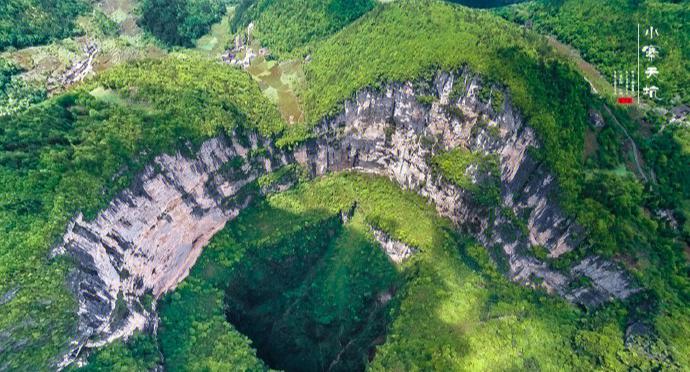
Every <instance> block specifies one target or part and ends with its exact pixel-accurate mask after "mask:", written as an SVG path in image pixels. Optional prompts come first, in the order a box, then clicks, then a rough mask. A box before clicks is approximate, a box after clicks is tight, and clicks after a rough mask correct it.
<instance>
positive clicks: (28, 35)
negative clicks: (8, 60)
mask: <svg viewBox="0 0 690 372" xmlns="http://www.w3.org/2000/svg"><path fill="white" fill-rule="evenodd" d="M88 8H89V3H88V2H87V1H85V0H60V1H40V0H3V1H2V2H0V51H3V50H5V49H7V48H8V47H15V48H22V47H26V46H31V45H37V44H42V43H46V42H48V41H52V40H56V39H61V38H63V37H66V36H70V35H72V34H74V33H75V32H76V31H77V28H76V25H75V23H74V21H75V19H76V18H77V16H78V15H79V14H81V13H83V12H85V11H86V10H88Z"/></svg>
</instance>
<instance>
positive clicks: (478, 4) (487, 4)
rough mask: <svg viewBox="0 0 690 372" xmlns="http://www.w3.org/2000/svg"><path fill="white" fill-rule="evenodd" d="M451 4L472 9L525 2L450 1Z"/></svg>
mask: <svg viewBox="0 0 690 372" xmlns="http://www.w3.org/2000/svg"><path fill="white" fill-rule="evenodd" d="M449 1H450V2H451V3H458V4H462V5H465V6H469V7H472V8H494V7H498V6H505V5H510V4H514V3H520V2H523V1H525V0H449Z"/></svg>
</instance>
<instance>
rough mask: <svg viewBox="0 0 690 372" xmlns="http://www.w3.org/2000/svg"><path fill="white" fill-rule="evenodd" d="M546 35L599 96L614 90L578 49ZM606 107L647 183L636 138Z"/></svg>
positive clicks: (606, 106)
mask: <svg viewBox="0 0 690 372" xmlns="http://www.w3.org/2000/svg"><path fill="white" fill-rule="evenodd" d="M545 37H546V40H547V41H548V43H549V45H551V46H552V47H553V48H554V49H555V50H556V51H557V52H558V53H559V54H560V55H561V56H563V57H565V58H568V59H569V60H571V61H573V62H574V63H575V65H576V66H577V67H578V69H579V70H580V72H581V73H582V75H583V76H584V77H585V80H587V82H588V83H589V85H590V86H591V87H592V90H593V91H594V93H595V94H597V95H599V96H604V94H603V92H610V91H612V90H613V86H612V85H611V84H610V83H609V82H608V81H607V80H606V78H605V77H604V76H603V75H602V74H601V73H600V72H599V70H597V68H596V67H595V66H594V65H592V64H591V63H589V62H587V61H585V60H584V59H583V58H582V56H581V55H580V52H579V51H578V50H577V49H575V48H573V47H572V46H570V45H568V44H564V43H563V42H561V41H559V40H558V39H556V38H555V37H553V36H549V35H546V36H545ZM604 109H605V110H606V112H607V113H608V115H609V116H610V117H611V118H612V119H613V122H614V123H615V124H616V126H617V127H618V128H620V129H621V130H622V131H623V134H624V135H625V137H626V138H627V139H628V141H629V142H630V145H631V147H632V153H633V160H634V162H635V168H637V173H638V174H639V175H640V177H641V178H642V179H643V180H644V182H645V183H647V182H649V178H648V177H647V175H646V174H645V173H644V171H643V170H642V165H641V163H640V157H641V153H640V150H639V148H638V147H637V144H636V143H635V140H633V138H632V137H631V136H630V134H629V133H628V131H627V129H625V127H624V126H623V125H622V124H621V123H620V122H619V121H618V119H617V118H616V116H615V115H614V114H613V112H611V109H610V108H609V107H608V105H606V104H605V105H604Z"/></svg>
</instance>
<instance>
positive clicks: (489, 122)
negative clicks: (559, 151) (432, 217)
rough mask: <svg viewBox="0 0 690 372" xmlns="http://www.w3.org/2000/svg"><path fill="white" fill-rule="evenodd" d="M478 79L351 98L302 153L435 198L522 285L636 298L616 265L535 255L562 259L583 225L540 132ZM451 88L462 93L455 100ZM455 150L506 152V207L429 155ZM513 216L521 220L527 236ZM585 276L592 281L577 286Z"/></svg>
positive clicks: (315, 163) (321, 164) (573, 295)
mask: <svg viewBox="0 0 690 372" xmlns="http://www.w3.org/2000/svg"><path fill="white" fill-rule="evenodd" d="M480 84H481V82H480V79H479V78H478V77H476V76H473V75H471V74H468V73H465V74H460V75H459V76H456V75H453V74H446V73H440V74H438V75H437V76H436V78H435V79H434V81H433V84H432V85H431V88H430V90H431V91H426V92H415V89H414V86H413V84H411V83H407V84H397V85H389V86H388V87H387V88H386V89H385V90H383V91H380V92H375V91H367V90H365V91H362V92H360V93H358V94H357V95H356V97H355V98H354V99H353V100H351V101H348V102H346V103H345V110H344V112H342V113H341V114H340V115H338V116H337V117H335V118H332V119H329V120H324V121H323V122H322V123H321V125H319V126H318V127H317V128H316V133H317V139H316V140H314V141H313V142H311V143H309V144H307V145H305V146H303V147H302V148H300V149H298V150H297V152H296V153H295V158H296V160H297V161H298V162H300V163H302V164H305V165H307V166H308V167H310V168H311V169H312V171H313V172H314V173H315V174H317V175H321V174H325V173H328V172H333V171H339V170H346V169H354V170H359V171H363V172H370V173H376V174H381V175H384V176H387V177H389V178H391V179H392V180H394V181H396V182H397V183H398V184H400V186H402V187H403V188H407V189H411V190H414V191H416V192H418V193H419V194H421V195H423V196H425V197H427V198H429V200H431V201H433V202H434V204H435V205H436V208H437V210H438V212H439V213H440V214H441V215H443V216H447V217H448V218H450V219H451V220H452V221H453V222H455V223H456V224H457V225H458V227H460V228H462V229H464V230H465V231H467V232H470V233H472V234H474V235H475V237H477V239H479V241H481V242H482V243H483V244H484V245H485V246H487V247H494V246H498V247H500V248H502V251H503V253H504V254H505V256H506V257H507V259H508V263H509V273H508V275H509V276H510V277H511V279H513V280H515V281H518V282H521V283H524V284H527V285H531V286H543V287H545V288H546V289H547V290H548V291H550V292H555V293H558V294H560V295H562V296H564V297H566V298H568V299H569V300H571V301H573V302H576V303H582V304H584V305H587V306H596V305H598V304H600V303H602V302H605V301H608V300H610V299H612V298H626V297H627V296H629V295H630V294H631V293H633V292H634V291H635V289H634V288H632V287H631V284H630V281H629V280H628V278H627V277H626V275H625V274H624V273H623V272H622V271H621V270H619V269H618V268H616V266H615V265H613V264H612V263H610V262H607V263H606V264H601V263H603V262H605V261H603V260H601V259H600V258H596V257H588V258H586V259H584V260H583V261H582V262H580V263H577V264H576V265H575V266H574V267H573V269H572V270H571V272H559V271H555V270H552V269H550V268H549V267H548V266H547V264H546V263H544V262H541V261H539V260H538V259H536V258H535V257H533V256H532V255H531V254H529V252H530V250H531V246H534V245H539V246H543V247H545V248H546V249H547V250H548V251H549V256H550V257H553V258H558V257H559V256H560V255H562V254H564V253H566V252H569V251H571V250H573V249H574V248H575V247H577V246H578V245H579V244H582V242H583V237H584V230H583V229H582V228H581V227H580V226H578V225H577V224H576V223H574V221H572V219H570V218H568V217H567V216H566V215H565V214H564V212H563V211H562V210H561V209H560V207H559V206H558V202H557V199H556V195H555V192H556V191H557V185H556V184H555V180H554V177H553V175H552V174H550V173H549V171H548V170H547V169H546V167H545V165H544V164H541V163H538V162H536V161H535V160H533V159H532V158H531V157H530V156H529V155H528V149H529V148H530V147H534V148H537V147H539V142H538V141H537V138H536V135H535V133H534V131H533V130H532V129H531V128H530V127H528V126H527V125H525V124H524V123H523V122H522V120H521V118H520V116H519V115H518V114H517V112H516V111H515V110H514V109H513V108H512V106H511V105H510V102H509V101H506V102H504V104H503V107H501V109H500V110H499V111H500V113H496V112H494V111H493V109H492V105H491V103H490V102H481V101H480V100H479V98H478V92H479V90H480V88H481V86H480ZM456 85H457V86H456ZM451 92H455V94H454V98H452V99H451ZM458 92H460V93H458ZM420 93H421V94H425V95H427V94H432V95H434V96H436V97H437V98H438V99H437V100H436V101H435V102H433V103H432V104H431V105H427V104H422V103H419V102H418V100H417V97H418V96H419V95H420ZM449 107H454V108H457V109H458V110H460V111H457V110H450V109H449ZM458 146H462V147H464V148H467V149H468V150H471V151H478V152H481V153H484V154H495V155H497V156H498V157H499V159H500V173H501V174H500V179H501V204H502V205H501V207H500V208H498V210H495V211H494V212H498V211H499V210H500V211H503V213H494V217H490V213H489V211H488V209H487V208H486V207H482V206H481V205H478V204H477V203H476V202H475V201H474V200H473V197H472V195H471V193H469V192H468V191H466V190H463V189H460V188H459V187H457V186H455V185H453V184H451V183H450V182H447V181H446V180H444V179H443V177H442V176H440V175H436V174H435V172H433V170H432V168H431V166H430V165H429V161H428V159H429V158H431V157H432V156H433V155H435V154H436V153H438V152H439V151H444V150H449V149H452V148H455V147H458ZM468 173H469V175H470V176H472V178H473V179H477V180H478V179H481V178H482V175H481V174H478V170H477V169H468ZM506 210H507V211H511V212H512V213H505V211H506ZM511 215H512V216H521V218H520V219H522V220H524V225H525V226H524V227H526V230H527V231H528V232H529V233H528V234H527V235H525V234H524V233H523V232H522V231H523V230H525V229H524V228H523V227H522V226H519V223H520V221H516V218H511V217H510V216H511ZM596 263H599V264H596ZM585 267H586V268H588V269H585ZM582 275H585V276H588V277H589V278H590V279H591V280H592V282H593V285H592V286H589V287H586V288H571V284H572V283H573V281H574V279H575V278H577V277H579V276H582Z"/></svg>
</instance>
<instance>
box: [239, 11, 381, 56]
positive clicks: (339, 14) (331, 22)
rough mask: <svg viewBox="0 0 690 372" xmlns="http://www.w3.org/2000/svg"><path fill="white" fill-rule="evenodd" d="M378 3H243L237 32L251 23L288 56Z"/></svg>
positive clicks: (269, 44)
mask: <svg viewBox="0 0 690 372" xmlns="http://www.w3.org/2000/svg"><path fill="white" fill-rule="evenodd" d="M375 4H376V3H375V1H374V0H354V1H344V0H329V1H319V0H299V1H287V0H243V1H242V2H240V4H239V5H238V6H237V9H236V12H235V18H234V20H233V23H232V27H233V31H236V30H238V29H239V27H240V26H246V25H248V24H249V23H250V22H254V23H255V25H256V35H257V37H258V38H259V39H260V40H261V42H262V43H263V44H264V45H265V46H267V47H269V48H271V49H272V50H273V51H274V52H277V53H288V52H291V51H293V50H294V49H296V48H299V47H302V46H304V45H306V44H308V43H311V42H314V41H317V40H320V39H322V38H324V37H327V36H329V35H331V34H333V33H334V32H336V31H338V30H340V29H341V28H342V27H343V26H345V25H347V24H349V23H350V22H352V21H354V20H355V19H357V18H358V17H360V16H361V15H362V14H364V13H366V12H367V11H369V10H371V9H372V8H373V7H374V6H375Z"/></svg>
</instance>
